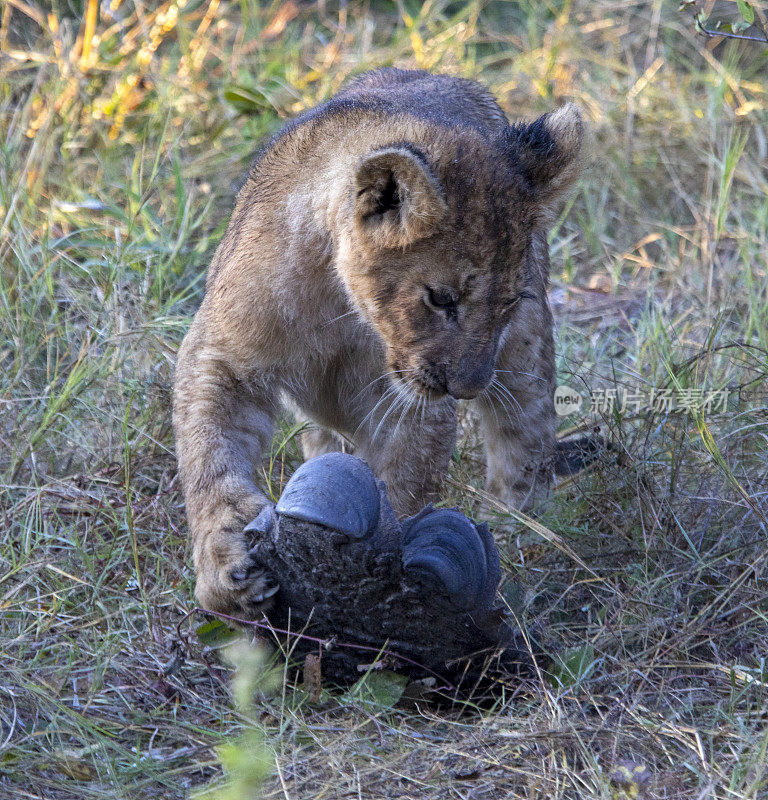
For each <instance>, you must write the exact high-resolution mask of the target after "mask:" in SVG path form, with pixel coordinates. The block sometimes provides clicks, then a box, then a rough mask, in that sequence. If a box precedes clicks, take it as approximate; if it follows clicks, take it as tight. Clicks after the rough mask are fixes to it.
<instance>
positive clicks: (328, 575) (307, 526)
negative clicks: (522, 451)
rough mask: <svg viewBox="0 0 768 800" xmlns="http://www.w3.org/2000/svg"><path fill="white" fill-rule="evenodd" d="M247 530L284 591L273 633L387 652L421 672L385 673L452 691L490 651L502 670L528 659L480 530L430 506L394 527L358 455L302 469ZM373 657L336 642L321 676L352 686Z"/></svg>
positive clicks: (380, 488) (304, 648) (307, 646)
mask: <svg viewBox="0 0 768 800" xmlns="http://www.w3.org/2000/svg"><path fill="white" fill-rule="evenodd" d="M246 531H250V532H252V533H254V534H257V536H256V537H255V542H254V547H253V549H252V550H251V554H252V558H253V560H254V562H255V563H256V565H261V564H263V565H269V569H270V572H271V574H272V575H273V576H274V577H275V579H276V580H277V581H278V584H279V588H278V589H277V590H276V594H275V596H274V603H273V606H272V609H271V610H270V611H269V612H267V618H268V620H269V621H270V623H271V624H272V625H274V626H275V627H276V628H282V629H290V630H291V631H302V632H304V633H306V634H309V635H310V636H314V637H318V638H322V639H326V640H327V639H331V638H334V637H335V639H336V641H338V642H349V643H354V644H358V645H367V646H369V647H375V648H376V649H377V650H379V649H380V648H383V647H386V648H387V649H388V650H390V651H395V652H397V653H398V654H400V655H403V656H406V657H407V658H409V659H412V660H413V661H415V662H418V664H420V665H422V666H423V667H424V668H426V669H421V670H420V669H418V668H416V667H415V666H414V665H413V664H410V663H407V662H403V661H401V662H399V663H397V664H392V663H388V664H387V668H389V669H393V668H394V669H398V670H399V671H403V672H407V673H409V674H411V675H413V676H418V677H423V676H426V675H430V674H435V673H437V674H438V675H440V676H442V677H444V678H446V679H447V680H449V681H452V682H453V683H454V684H456V683H458V682H462V681H463V682H464V683H465V684H466V683H467V681H468V680H474V679H475V678H476V677H477V675H478V674H479V673H480V672H481V671H482V668H483V665H484V663H485V661H486V658H487V657H488V656H489V655H490V654H492V653H494V652H495V653H496V654H497V656H496V657H497V658H498V652H499V651H502V656H501V661H502V663H503V664H504V666H505V667H507V668H514V667H516V666H519V665H521V664H528V663H529V656H528V655H527V653H526V652H525V650H524V649H523V648H522V647H521V646H520V645H521V642H520V639H519V632H518V631H517V628H516V626H515V625H514V623H512V621H511V620H510V619H509V618H508V617H507V615H506V614H505V613H504V611H503V609H502V606H501V604H500V603H499V601H498V600H497V598H496V590H497V588H498V584H499V580H500V578H501V571H500V567H499V556H498V552H497V550H496V546H495V544H494V542H493V538H492V536H491V534H490V532H489V531H488V528H487V526H486V525H480V526H477V525H475V524H474V523H473V522H471V521H470V520H469V519H468V518H467V517H465V516H464V515H463V514H461V513H460V512H458V511H456V510H455V509H439V510H438V509H434V508H433V507H432V506H427V507H426V508H425V509H423V510H422V511H421V512H419V513H418V514H417V515H415V516H414V517H411V518H409V519H406V520H403V521H402V522H398V520H397V518H396V516H395V513H394V511H393V510H392V508H391V506H390V504H389V501H388V499H387V494H386V490H385V487H384V484H383V483H382V482H377V481H376V479H375V477H374V475H373V472H372V471H371V469H370V468H369V467H368V465H367V464H365V462H363V461H361V460H360V459H358V458H355V457H354V456H351V455H347V454H344V453H329V454H327V455H323V456H319V457H317V458H315V459H312V460H310V461H308V462H306V463H305V464H303V465H302V466H301V467H300V468H299V469H298V470H297V471H296V473H295V475H294V476H293V477H292V478H291V480H290V481H289V482H288V485H287V486H286V488H285V490H284V492H283V494H282V496H281V497H280V500H279V501H278V503H277V505H276V506H275V507H269V508H268V509H265V510H264V511H262V512H261V514H260V515H259V516H258V517H257V518H256V519H255V520H254V521H253V522H252V523H251V524H250V525H249V526H247V528H246ZM294 645H295V647H294V650H293V655H294V656H296V655H299V656H300V655H302V654H304V653H307V652H317V645H316V644H315V643H312V642H307V641H306V640H299V642H298V643H295V642H294V641H292V642H291V646H294ZM470 656H474V657H473V658H470ZM375 660H376V652H370V651H369V652H366V651H363V650H355V649H350V648H346V647H341V646H335V647H333V648H331V649H330V650H325V651H323V654H322V663H323V674H324V676H325V677H327V678H331V679H334V680H338V681H341V682H347V681H351V680H356V679H357V678H359V677H360V674H361V667H360V665H366V664H370V663H371V662H373V661H375ZM364 670H365V668H364V667H363V671H364ZM460 676H461V680H459V677H460ZM472 676H475V678H472Z"/></svg>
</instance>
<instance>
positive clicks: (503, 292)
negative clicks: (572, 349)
mask: <svg viewBox="0 0 768 800" xmlns="http://www.w3.org/2000/svg"><path fill="white" fill-rule="evenodd" d="M582 137H583V134H582V122H581V117H580V115H579V113H578V111H577V110H576V109H575V108H574V107H573V106H566V107H564V108H562V109H559V110H557V111H555V112H554V113H552V114H550V115H546V116H544V117H542V118H541V119H539V120H537V121H536V122H534V123H531V124H530V125H522V124H519V125H515V126H510V125H509V124H508V122H507V120H506V118H505V116H504V114H503V112H502V111H501V109H500V108H499V107H498V105H497V104H496V102H495V101H494V99H493V98H492V96H491V95H490V94H489V93H488V92H487V91H486V90H485V89H484V88H482V87H481V86H480V85H479V84H477V83H474V82H471V81H464V80H460V79H456V78H450V77H447V76H432V75H429V74H428V73H424V72H410V71H403V70H380V71H377V72H373V73H368V74H366V75H363V76H361V77H360V78H358V79H357V80H356V81H353V82H352V83H351V84H350V85H349V86H348V87H347V88H346V89H345V90H343V91H342V92H341V93H340V94H339V95H337V96H336V98H334V99H333V100H331V101H329V102H328V103H326V104H324V105H323V106H320V107H318V108H317V109H314V110H312V111H310V112H307V113H306V114H304V115H302V116H301V117H299V118H297V119H296V120H294V121H293V122H292V123H290V124H289V125H288V126H286V128H285V129H284V130H283V131H282V132H281V133H280V134H278V135H277V136H276V137H275V138H274V139H273V140H272V142H270V144H269V145H268V146H267V147H266V148H265V150H264V151H263V152H262V153H261V154H260V156H259V157H258V158H257V160H256V162H255V165H254V167H253V169H252V171H251V173H250V175H249V176H248V179H247V181H246V183H245V185H244V186H243V188H242V190H241V191H240V194H239V196H238V198H237V203H236V205H235V209H234V212H233V214H232V218H231V220H230V223H229V227H228V229H227V231H226V234H225V235H224V238H223V240H222V242H221V244H220V246H219V248H218V250H217V251H216V254H215V256H214V258H213V262H212V264H211V267H210V270H209V274H208V280H207V285H206V294H205V298H204V300H203V302H202V305H201V307H200V309H199V311H198V312H197V314H196V316H195V318H194V321H193V323H192V326H191V328H190V330H189V333H188V334H187V336H186V338H185V339H184V342H183V343H182V346H181V349H180V351H179V357H178V364H177V369H176V383H175V392H174V409H173V421H174V429H175V433H176V446H177V454H178V461H179V472H180V476H181V481H182V485H183V488H184V494H185V499H186V507H187V515H188V518H189V524H190V529H191V536H192V541H193V549H194V561H195V569H196V572H197V596H198V599H199V600H200V602H201V603H202V604H203V605H204V606H206V607H208V608H212V609H218V610H224V611H231V612H235V613H239V614H246V615H252V614H255V613H257V611H258V609H259V607H260V605H261V604H262V603H263V602H264V595H265V587H266V585H267V582H268V576H266V575H264V574H263V573H261V572H259V571H257V570H255V568H254V565H253V562H252V560H251V559H250V557H249V555H248V549H249V546H250V544H249V542H248V539H247V537H246V535H245V534H244V532H243V526H244V524H245V523H247V522H248V521H249V520H251V519H252V518H253V517H254V516H256V514H257V513H258V512H259V510H260V509H261V508H263V506H264V504H265V503H266V502H267V501H266V498H265V496H264V494H263V493H262V492H261V491H260V489H259V487H258V486H257V482H258V477H257V476H258V474H259V471H260V470H259V467H260V463H261V459H262V456H263V453H264V451H265V450H266V449H267V448H268V447H269V444H270V441H271V437H272V432H273V428H272V425H273V420H274V419H275V416H276V414H278V413H279V411H280V409H281V407H284V405H285V403H286V402H287V403H288V404H290V406H291V407H293V408H295V409H296V410H297V412H298V413H299V414H300V415H301V416H303V417H305V418H307V419H310V420H312V421H313V422H314V423H316V425H317V426H320V428H319V430H316V431H313V432H311V433H309V434H307V435H306V436H305V440H304V445H305V456H306V457H310V456H312V455H317V454H318V453H320V452H325V451H327V450H329V449H338V448H340V447H341V442H342V439H341V438H339V436H338V435H336V434H335V433H333V431H336V432H339V433H341V434H342V435H343V437H344V439H345V440H346V441H348V442H351V443H352V445H353V446H354V448H355V452H356V454H357V455H359V456H361V457H362V458H364V459H365V460H366V461H368V462H369V463H370V464H371V466H372V467H373V469H374V471H375V472H376V473H377V475H378V476H379V477H380V478H382V479H383V480H384V481H386V484H387V487H388V490H389V494H390V498H391V500H392V502H393V505H394V507H395V509H396V510H397V511H398V513H400V514H407V513H413V512H415V511H417V510H418V509H420V508H421V507H422V506H423V505H424V504H425V503H426V502H428V501H430V500H432V499H435V498H436V493H437V491H438V489H439V486H440V481H441V479H442V478H443V476H444V475H445V472H446V470H447V466H448V461H449V458H450V455H451V452H452V450H453V447H454V443H455V437H456V400H457V398H467V399H471V400H472V402H474V403H476V404H477V405H478V408H479V411H480V414H481V419H482V424H483V429H484V435H485V450H486V455H487V488H488V490H489V491H490V492H491V493H493V494H494V495H496V496H497V497H499V499H501V500H502V501H503V502H506V503H508V504H511V505H515V506H521V505H524V504H526V503H530V502H532V500H533V499H535V498H537V497H539V496H540V495H541V494H542V493H543V492H546V491H547V489H548V486H549V482H550V478H551V458H552V454H553V450H554V442H555V414H554V406H553V392H554V349H553V339H552V316H551V314H550V310H549V306H548V304H547V296H546V290H547V280H548V272H549V257H548V250H547V243H546V236H545V225H546V221H547V219H548V216H549V211H550V209H551V207H552V203H553V202H554V201H556V200H557V198H558V197H559V196H560V195H561V193H562V192H563V191H564V190H566V189H567V188H568V187H569V186H570V185H571V184H572V183H573V181H574V179H575V178H576V177H577V174H578V165H579V161H580V158H579V156H580V151H581V148H582Z"/></svg>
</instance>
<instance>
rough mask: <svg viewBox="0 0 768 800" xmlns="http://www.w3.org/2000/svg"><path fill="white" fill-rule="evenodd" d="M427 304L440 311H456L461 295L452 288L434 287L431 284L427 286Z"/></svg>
mask: <svg viewBox="0 0 768 800" xmlns="http://www.w3.org/2000/svg"><path fill="white" fill-rule="evenodd" d="M426 289H427V294H426V300H427V305H429V306H431V307H432V308H436V309H439V310H440V311H454V310H455V309H456V305H457V303H458V302H459V296H458V294H457V293H456V292H452V291H451V290H450V289H433V288H431V287H430V286H427V287H426Z"/></svg>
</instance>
